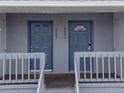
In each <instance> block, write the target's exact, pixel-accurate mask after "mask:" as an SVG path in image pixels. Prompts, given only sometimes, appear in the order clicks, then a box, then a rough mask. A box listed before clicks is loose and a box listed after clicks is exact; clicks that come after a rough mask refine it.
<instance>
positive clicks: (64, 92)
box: [45, 87, 75, 93]
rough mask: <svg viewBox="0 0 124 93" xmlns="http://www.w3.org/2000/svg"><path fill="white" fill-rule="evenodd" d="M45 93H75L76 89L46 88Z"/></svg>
mask: <svg viewBox="0 0 124 93" xmlns="http://www.w3.org/2000/svg"><path fill="white" fill-rule="evenodd" d="M45 93H75V90H74V87H68V88H67V87H66V88H46V91H45Z"/></svg>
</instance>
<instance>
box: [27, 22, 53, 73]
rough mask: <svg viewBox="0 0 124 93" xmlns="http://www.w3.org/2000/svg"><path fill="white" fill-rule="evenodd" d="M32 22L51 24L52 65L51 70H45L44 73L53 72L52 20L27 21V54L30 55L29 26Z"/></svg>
mask: <svg viewBox="0 0 124 93" xmlns="http://www.w3.org/2000/svg"><path fill="white" fill-rule="evenodd" d="M32 22H39V23H40V22H50V23H52V37H51V38H52V46H51V47H52V55H51V56H52V60H51V61H52V62H51V65H52V67H51V68H52V69H45V71H53V20H29V21H28V22H27V48H28V49H27V52H29V53H31V28H30V25H31V23H32Z"/></svg>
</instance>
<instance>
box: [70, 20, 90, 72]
mask: <svg viewBox="0 0 124 93" xmlns="http://www.w3.org/2000/svg"><path fill="white" fill-rule="evenodd" d="M89 46H91V22H90V21H69V70H70V71H72V70H74V52H75V51H82V52H83V51H85V52H86V51H90V50H91V49H90V47H89ZM87 60H88V59H87ZM86 64H87V70H88V69H89V61H87V63H86ZM80 67H81V70H83V69H84V67H83V63H82V64H81V65H80Z"/></svg>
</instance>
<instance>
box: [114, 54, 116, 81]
mask: <svg viewBox="0 0 124 93" xmlns="http://www.w3.org/2000/svg"><path fill="white" fill-rule="evenodd" d="M114 72H115V74H114V78H115V80H116V79H117V76H116V55H115V54H114Z"/></svg>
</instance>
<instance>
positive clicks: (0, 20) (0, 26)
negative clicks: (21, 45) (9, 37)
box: [0, 14, 6, 52]
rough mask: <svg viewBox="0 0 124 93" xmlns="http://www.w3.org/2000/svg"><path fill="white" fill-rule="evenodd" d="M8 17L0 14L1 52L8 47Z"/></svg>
mask: <svg viewBox="0 0 124 93" xmlns="http://www.w3.org/2000/svg"><path fill="white" fill-rule="evenodd" d="M5 25H6V16H5V14H0V52H4V50H5V47H6V44H5V43H6V42H5V33H6V31H5V30H6V29H5V28H6V26H5Z"/></svg>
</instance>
